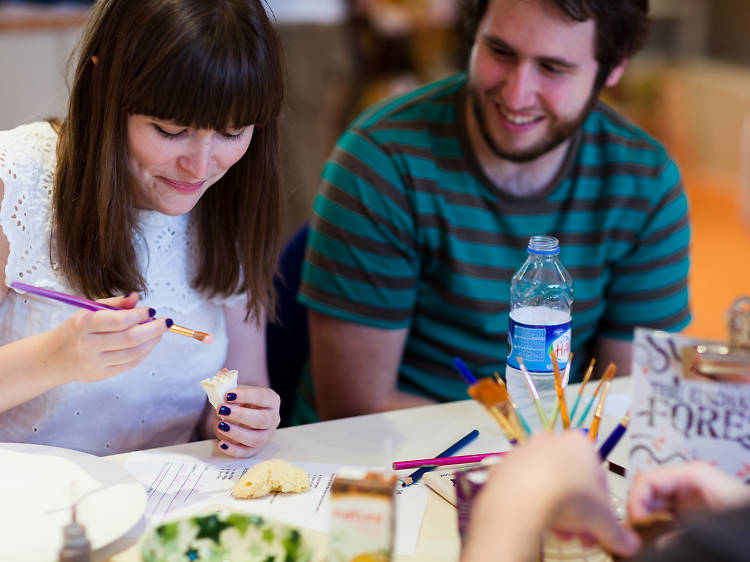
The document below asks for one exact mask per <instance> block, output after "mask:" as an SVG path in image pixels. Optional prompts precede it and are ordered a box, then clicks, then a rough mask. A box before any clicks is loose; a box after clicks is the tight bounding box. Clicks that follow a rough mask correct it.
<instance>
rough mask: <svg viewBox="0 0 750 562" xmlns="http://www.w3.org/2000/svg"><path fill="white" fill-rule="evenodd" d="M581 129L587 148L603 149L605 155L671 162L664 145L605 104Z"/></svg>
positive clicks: (597, 109) (592, 113)
mask: <svg viewBox="0 0 750 562" xmlns="http://www.w3.org/2000/svg"><path fill="white" fill-rule="evenodd" d="M582 129H583V139H582V140H583V146H584V147H586V146H590V147H600V148H601V149H605V152H609V153H615V154H616V155H618V156H619V157H622V155H623V154H629V155H630V156H631V157H633V158H645V159H646V160H661V161H662V162H663V161H664V160H666V159H669V155H668V153H667V150H666V149H665V148H664V145H662V144H661V143H660V142H659V141H658V140H656V139H655V138H654V137H653V136H651V135H650V134H649V133H647V132H646V131H644V130H643V129H642V128H641V127H639V126H638V125H636V124H635V123H633V122H632V121H631V120H630V119H628V118H627V117H625V116H624V115H623V114H621V113H620V112H618V111H617V110H615V109H614V108H613V107H611V106H609V105H607V104H606V103H604V102H602V101H599V102H598V103H597V104H596V105H595V106H594V109H593V110H592V111H591V113H590V114H589V115H588V117H587V118H586V120H585V121H584V123H583V127H582ZM606 149H609V150H608V151H606ZM649 156H650V157H651V158H649Z"/></svg>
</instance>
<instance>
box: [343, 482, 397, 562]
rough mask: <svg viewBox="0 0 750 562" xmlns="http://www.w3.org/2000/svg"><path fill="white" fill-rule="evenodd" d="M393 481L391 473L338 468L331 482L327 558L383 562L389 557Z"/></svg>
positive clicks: (392, 530)
mask: <svg viewBox="0 0 750 562" xmlns="http://www.w3.org/2000/svg"><path fill="white" fill-rule="evenodd" d="M396 482H398V478H397V477H396V475H395V474H393V473H390V472H388V473H386V472H368V471H365V470H361V469H341V470H338V471H337V472H336V476H335V477H334V479H333V484H332V485H331V530H330V534H329V558H328V559H329V560H331V561H332V562H333V561H335V562H349V561H351V560H357V561H358V562H365V561H366V562H386V561H388V560H391V559H392V557H393V552H394V550H393V548H394V537H395V519H396V511H395V500H394V494H395V491H396Z"/></svg>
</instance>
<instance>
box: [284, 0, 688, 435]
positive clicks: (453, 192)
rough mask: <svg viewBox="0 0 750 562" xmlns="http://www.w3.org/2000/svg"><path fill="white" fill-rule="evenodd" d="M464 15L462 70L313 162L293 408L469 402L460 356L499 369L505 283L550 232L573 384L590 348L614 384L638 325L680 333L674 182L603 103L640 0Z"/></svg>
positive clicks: (524, 6)
mask: <svg viewBox="0 0 750 562" xmlns="http://www.w3.org/2000/svg"><path fill="white" fill-rule="evenodd" d="M463 11H464V16H465V21H466V22H467V26H468V29H469V31H470V37H472V38H473V43H472V48H471V52H470V57H469V61H468V69H467V72H466V73H465V74H461V75H458V76H455V77H451V78H448V79H446V80H442V81H440V82H437V83H433V84H429V85H427V86H425V87H422V88H420V89H418V90H416V91H413V92H411V93H409V94H407V95H404V96H401V97H399V98H398V99H395V100H387V101H385V102H382V103H380V104H378V105H376V106H374V107H371V108H370V109H368V110H367V111H365V112H364V113H363V114H362V115H361V116H360V117H359V118H358V119H356V120H355V121H354V122H353V123H352V125H351V126H350V127H349V129H348V130H347V131H346V132H345V133H344V134H343V135H342V136H341V138H340V139H339V142H338V145H337V147H336V149H335V150H334V152H333V154H332V155H331V157H330V159H329V161H328V163H327V165H326V167H325V168H324V170H323V173H322V183H321V192H320V193H319V195H318V197H317V200H316V203H315V216H314V218H313V220H312V223H311V229H310V235H309V240H308V248H307V254H306V262H305V266H304V272H303V280H302V286H301V289H300V293H299V301H300V302H301V303H302V304H304V305H305V306H307V307H308V309H309V320H310V342H311V361H310V367H311V369H310V371H311V372H310V373H309V374H311V375H312V376H311V377H307V378H306V379H305V382H306V386H305V391H304V392H303V393H302V394H301V396H300V397H298V398H299V399H298V402H299V404H298V406H299V407H298V414H304V409H305V408H304V407H305V406H306V405H308V406H312V405H315V406H317V414H318V415H320V416H321V417H322V418H335V417H342V416H350V415H357V414H366V413H372V412H377V411H384V410H392V409H397V408H404V407H409V406H417V405H423V404H427V403H430V402H434V401H447V400H456V399H463V398H466V384H465V382H464V381H463V380H462V379H461V377H460V376H459V375H458V374H457V373H456V372H455V370H454V368H453V367H452V364H451V360H452V358H453V357H455V356H458V357H461V358H462V359H463V360H464V361H465V362H466V363H467V364H468V365H469V367H470V368H472V369H473V370H474V372H475V373H476V374H477V375H491V374H492V373H494V372H496V371H497V372H499V373H504V372H505V360H506V357H507V355H508V343H507V330H508V313H509V300H510V281H511V277H512V275H513V273H514V271H515V270H516V269H517V268H518V267H519V266H520V265H521V264H522V263H523V261H524V259H525V257H526V252H525V250H526V243H527V241H528V239H529V237H530V236H532V235H551V236H555V237H557V238H558V239H559V241H560V247H561V252H560V259H561V261H562V263H563V264H565V266H566V267H567V269H568V271H569V272H570V273H571V275H572V276H573V279H574V295H575V302H574V305H573V312H572V329H573V332H572V351H573V352H574V353H575V355H574V363H573V369H572V376H571V380H572V381H575V380H580V376H581V370H582V369H581V367H582V366H583V365H584V364H586V363H588V360H589V358H590V357H592V356H595V357H596V358H597V359H598V363H599V365H602V366H606V365H607V364H608V362H609V361H615V362H616V364H617V365H618V366H619V371H620V372H622V373H627V372H629V369H630V353H631V341H632V337H633V329H634V327H636V326H649V327H653V328H660V329H665V330H670V331H677V330H681V329H682V328H684V327H685V326H686V325H687V324H688V323H689V321H690V310H689V306H688V288H687V274H688V269H689V255H688V243H689V238H690V226H689V221H688V214H687V199H686V196H685V193H684V190H683V186H682V182H681V179H680V173H679V170H678V169H677V166H676V165H675V163H674V162H673V161H672V160H671V158H670V157H669V155H668V154H667V153H666V151H665V150H664V148H663V147H662V146H661V145H660V144H659V143H658V142H657V141H655V140H654V139H653V138H651V137H650V136H648V135H647V134H646V133H644V132H643V131H642V130H641V129H639V128H638V127H637V126H635V125H633V124H632V123H630V122H629V121H627V120H626V119H625V118H623V117H622V116H621V115H619V114H617V113H616V112H615V111H614V110H613V109H611V108H610V107H608V106H607V105H606V104H604V103H603V102H601V101H600V100H599V94H600V92H601V90H602V89H603V88H604V87H607V86H613V85H615V84H616V83H617V82H618V81H619V79H620V77H621V76H622V74H623V72H624V70H625V67H626V64H627V62H628V61H629V59H630V57H632V56H633V55H634V54H635V53H636V51H638V49H639V48H640V47H641V46H642V44H643V42H644V40H645V37H646V34H647V30H648V1H647V0H484V1H481V0H471V1H467V2H464V5H463ZM314 413H315V412H314V411H313V409H311V408H310V409H308V411H307V414H310V415H312V414H314ZM312 419H313V418H312V417H310V416H309V415H308V416H307V417H305V416H304V415H300V416H298V417H297V421H303V420H304V421H310V420H312Z"/></svg>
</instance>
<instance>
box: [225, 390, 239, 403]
mask: <svg viewBox="0 0 750 562" xmlns="http://www.w3.org/2000/svg"><path fill="white" fill-rule="evenodd" d="M235 400H237V395H236V394H235V393H234V392H227V402H234V401H235Z"/></svg>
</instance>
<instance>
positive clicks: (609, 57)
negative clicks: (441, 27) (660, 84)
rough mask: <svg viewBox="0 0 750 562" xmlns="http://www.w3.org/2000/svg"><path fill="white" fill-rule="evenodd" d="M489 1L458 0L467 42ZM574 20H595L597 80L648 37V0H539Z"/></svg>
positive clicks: (603, 79)
mask: <svg viewBox="0 0 750 562" xmlns="http://www.w3.org/2000/svg"><path fill="white" fill-rule="evenodd" d="M490 1H491V0H461V12H462V13H461V15H462V19H463V25H464V31H465V33H466V38H467V40H468V41H469V42H473V41H474V40H475V37H476V33H477V28H478V27H479V22H480V20H481V19H482V17H483V16H484V13H485V12H486V11H487V5H488V4H489V2H490ZM541 1H542V2H544V3H546V4H547V5H549V6H552V7H554V8H557V9H558V10H559V11H560V12H561V13H562V14H564V15H565V16H567V17H569V18H570V19H572V20H574V21H578V22H584V21H587V20H590V19H593V20H595V21H596V50H595V53H594V56H595V58H596V60H597V61H598V62H599V72H598V75H597V83H598V85H599V86H601V85H602V84H603V83H604V81H605V80H606V78H607V75H608V74H609V72H610V71H611V70H612V69H613V68H615V67H616V66H617V65H618V64H620V63H621V62H622V61H623V60H624V59H626V58H628V57H630V56H632V55H634V54H635V53H636V52H638V50H639V49H640V48H641V47H642V46H643V44H644V42H645V41H646V37H647V36H648V31H649V18H648V8H649V6H648V0H541Z"/></svg>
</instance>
